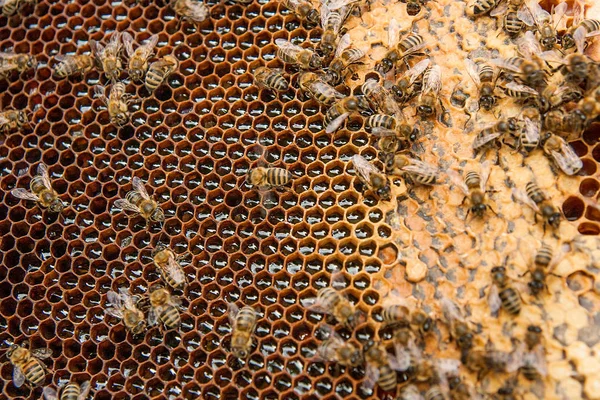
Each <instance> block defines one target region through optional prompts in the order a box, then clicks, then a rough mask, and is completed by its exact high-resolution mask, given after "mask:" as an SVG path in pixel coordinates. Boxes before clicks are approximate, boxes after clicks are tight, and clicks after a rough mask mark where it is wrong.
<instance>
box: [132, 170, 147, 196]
mask: <svg viewBox="0 0 600 400" xmlns="http://www.w3.org/2000/svg"><path fill="white" fill-rule="evenodd" d="M131 186H132V187H133V190H136V191H137V192H138V193H139V194H141V195H142V197H143V198H144V199H146V200H150V196H148V192H147V191H146V186H144V182H143V181H142V180H141V179H140V178H138V177H137V176H134V177H133V179H132V181H131Z"/></svg>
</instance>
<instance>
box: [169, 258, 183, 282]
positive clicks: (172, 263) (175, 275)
mask: <svg viewBox="0 0 600 400" xmlns="http://www.w3.org/2000/svg"><path fill="white" fill-rule="evenodd" d="M164 269H165V275H169V276H170V277H171V278H172V279H173V280H174V281H175V282H177V283H178V284H182V283H185V282H186V276H185V272H184V271H183V268H181V266H180V265H179V264H178V263H177V260H175V259H173V258H169V261H167V263H166V265H165V266H164Z"/></svg>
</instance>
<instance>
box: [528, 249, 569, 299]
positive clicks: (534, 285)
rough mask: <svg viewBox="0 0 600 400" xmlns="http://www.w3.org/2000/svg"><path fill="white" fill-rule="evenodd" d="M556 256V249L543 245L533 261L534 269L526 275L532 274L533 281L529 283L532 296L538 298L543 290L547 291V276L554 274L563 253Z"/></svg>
mask: <svg viewBox="0 0 600 400" xmlns="http://www.w3.org/2000/svg"><path fill="white" fill-rule="evenodd" d="M559 253H560V255H559V254H556V255H555V254H554V249H553V248H552V246H550V245H549V244H548V243H542V246H541V247H540V248H539V249H538V251H537V252H536V253H535V257H534V259H533V268H531V269H529V270H528V271H527V272H526V273H525V274H523V275H526V274H528V273H531V280H530V281H529V282H528V283H527V286H528V287H529V290H530V291H531V294H533V295H534V296H538V295H539V294H540V293H541V292H542V290H544V289H547V288H548V287H547V285H546V275H547V274H550V273H552V270H553V269H554V267H556V265H557V264H558V262H559V261H560V260H561V259H562V254H563V252H562V251H560V252H559Z"/></svg>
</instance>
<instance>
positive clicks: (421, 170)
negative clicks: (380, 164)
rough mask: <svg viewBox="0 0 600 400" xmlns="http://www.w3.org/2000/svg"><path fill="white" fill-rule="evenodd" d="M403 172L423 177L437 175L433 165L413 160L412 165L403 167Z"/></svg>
mask: <svg viewBox="0 0 600 400" xmlns="http://www.w3.org/2000/svg"><path fill="white" fill-rule="evenodd" d="M402 170H403V171H406V172H411V173H414V174H421V175H435V174H436V173H437V168H436V167H434V166H433V165H431V164H428V163H426V162H423V161H421V160H416V159H414V158H412V159H411V160H410V164H409V165H406V166H404V167H402Z"/></svg>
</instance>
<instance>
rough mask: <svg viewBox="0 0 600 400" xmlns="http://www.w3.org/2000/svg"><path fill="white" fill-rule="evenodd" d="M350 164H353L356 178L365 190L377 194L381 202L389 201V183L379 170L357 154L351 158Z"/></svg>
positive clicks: (390, 196)
mask: <svg viewBox="0 0 600 400" xmlns="http://www.w3.org/2000/svg"><path fill="white" fill-rule="evenodd" d="M352 163H353V164H354V170H355V171H356V176H357V177H358V179H359V180H360V181H361V182H362V183H363V184H364V185H365V186H366V187H367V188H369V189H370V190H372V191H373V192H375V193H377V195H378V196H379V197H380V198H381V200H384V201H389V200H391V198H392V189H391V188H390V181H389V179H388V178H387V176H385V174H384V173H383V172H381V171H380V170H379V168H377V167H376V166H375V165H373V164H371V163H370V162H369V161H367V159H366V158H364V157H363V156H361V155H359V154H355V155H354V156H352Z"/></svg>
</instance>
